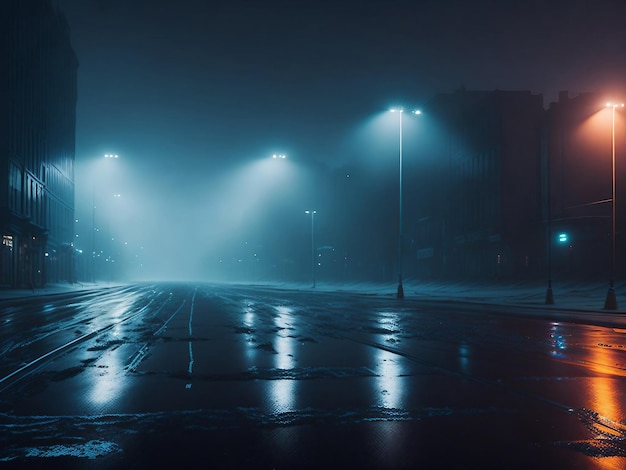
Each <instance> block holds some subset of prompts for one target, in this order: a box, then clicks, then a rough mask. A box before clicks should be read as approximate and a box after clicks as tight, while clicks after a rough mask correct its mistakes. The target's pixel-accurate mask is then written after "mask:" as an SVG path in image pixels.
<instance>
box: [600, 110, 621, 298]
mask: <svg viewBox="0 0 626 470" xmlns="http://www.w3.org/2000/svg"><path fill="white" fill-rule="evenodd" d="M606 106H607V108H611V169H612V173H611V277H610V279H609V291H608V292H607V294H606V300H605V301H604V308H605V309H606V310H617V298H616V297H615V202H616V201H615V108H623V107H624V103H620V104H615V103H607V104H606Z"/></svg>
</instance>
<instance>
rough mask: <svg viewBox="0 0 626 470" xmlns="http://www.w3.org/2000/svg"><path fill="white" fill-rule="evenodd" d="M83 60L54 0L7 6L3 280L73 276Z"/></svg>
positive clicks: (2, 60)
mask: <svg viewBox="0 0 626 470" xmlns="http://www.w3.org/2000/svg"><path fill="white" fill-rule="evenodd" d="M77 68H78V61H77V59H76V56H75V54H74V51H73V50H72V47H71V44H70V34H69V28H68V25H67V23H66V20H65V18H64V16H63V15H62V13H61V12H60V11H59V10H58V9H57V8H55V7H54V6H53V5H52V4H51V2H50V0H4V1H3V2H2V3H1V5H0V70H1V71H2V72H1V73H0V234H1V236H2V245H1V246H0V248H1V249H0V285H5V286H11V287H33V288H34V287H39V286H43V285H45V284H46V283H47V282H58V281H73V280H74V279H73V277H74V273H73V252H74V249H73V237H74V228H73V226H74V152H75V128H76V90H77V87H76V78H77Z"/></svg>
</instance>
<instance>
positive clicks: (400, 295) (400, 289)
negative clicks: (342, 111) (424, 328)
mask: <svg viewBox="0 0 626 470" xmlns="http://www.w3.org/2000/svg"><path fill="white" fill-rule="evenodd" d="M390 111H391V112H392V113H396V112H397V113H398V115H399V116H400V119H399V128H400V132H399V135H400V142H399V143H400V152H399V153H400V165H399V166H400V171H399V188H398V190H399V198H398V201H399V214H398V219H399V221H398V290H397V293H396V297H397V298H398V299H404V286H403V285H402V245H403V244H404V243H403V242H404V240H403V237H404V234H403V232H402V114H403V113H404V109H402V108H392V109H390ZM413 114H421V111H419V110H415V111H413Z"/></svg>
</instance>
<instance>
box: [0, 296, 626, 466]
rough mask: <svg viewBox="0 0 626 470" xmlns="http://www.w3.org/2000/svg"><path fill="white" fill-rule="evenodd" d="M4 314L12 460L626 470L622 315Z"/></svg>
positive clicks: (195, 306)
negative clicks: (570, 318)
mask: <svg viewBox="0 0 626 470" xmlns="http://www.w3.org/2000/svg"><path fill="white" fill-rule="evenodd" d="M0 308H1V312H2V313H1V314H0V321H1V324H2V337H1V340H0V354H1V355H0V430H1V432H0V444H1V445H0V464H1V465H2V466H7V467H9V468H11V467H15V468H51V467H64V468H120V467H124V468H144V467H149V466H154V465H164V464H167V465H170V464H171V465H182V464H185V465H187V464H188V465H191V464H193V465H199V464H202V465H203V466H213V467H215V468H221V467H222V468H233V467H235V468H241V467H245V468H294V467H296V468H301V467H316V468H319V467H377V468H398V467H405V468H415V467H420V468H572V467H576V468H616V469H617V468H625V467H626V441H625V438H626V416H625V412H626V383H625V373H626V356H625V354H626V329H625V328H623V326H622V325H621V323H622V322H623V319H622V318H621V317H619V316H616V317H615V318H614V322H613V323H614V325H611V324H609V323H610V322H609V321H607V320H606V318H604V319H603V320H602V322H599V323H601V325H602V326H600V325H598V324H595V323H596V322H595V321H594V317H593V315H591V314H590V315H588V317H586V318H584V319H581V317H580V316H579V315H578V316H576V319H575V321H576V322H573V321H571V322H570V321H567V318H568V316H567V312H564V313H563V314H560V315H555V313H554V312H550V313H549V312H542V311H541V310H540V309H534V310H533V311H532V312H531V311H528V312H525V313H524V312H522V313H523V314H521V315H520V312H519V311H516V312H507V311H505V310H502V309H501V308H500V309H498V308H490V309H486V308H482V307H480V306H477V305H463V304H460V303H445V302H424V301H416V300H411V299H404V300H402V301H398V300H397V299H395V298H393V297H392V296H384V295H377V296H375V295H372V296H367V295H357V294H348V293H341V292H335V293H329V292H314V291H287V290H277V289H270V288H262V287H244V286H239V287H233V286H230V287H225V286H213V285H204V284H198V285H188V284H149V285H148V284H143V285H136V286H126V287H115V288H108V289H102V290H98V291H93V292H90V293H74V294H68V295H63V296H48V297H45V298H44V297H42V298H33V299H30V300H29V301H28V302H26V301H24V302H20V301H11V302H3V303H1V304H0ZM514 313H515V314H514ZM557 320H558V321H557Z"/></svg>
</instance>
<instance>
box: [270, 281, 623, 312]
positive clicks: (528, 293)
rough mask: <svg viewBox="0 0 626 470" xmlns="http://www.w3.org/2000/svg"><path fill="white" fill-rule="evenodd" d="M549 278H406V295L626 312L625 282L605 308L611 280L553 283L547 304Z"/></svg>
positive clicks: (370, 287) (369, 286)
mask: <svg viewBox="0 0 626 470" xmlns="http://www.w3.org/2000/svg"><path fill="white" fill-rule="evenodd" d="M275 287H284V288H288V289H299V290H304V289H309V290H312V286H311V284H289V283H278V284H276V285H275ZM397 287H398V284H397V283H345V284H340V283H337V284H333V283H325V282H323V281H322V282H317V283H316V286H315V289H317V290H323V291H329V292H332V291H336V292H342V291H343V292H356V293H362V294H370V295H381V296H383V295H384V296H391V297H395V296H396V292H397ZM547 287H548V283H547V281H546V282H537V281H533V282H491V283H473V282H457V283H444V282H421V281H415V280H406V281H404V282H403V288H404V297H405V298H406V299H411V298H413V299H423V300H450V301H459V302H473V303H485V304H493V305H511V306H519V307H538V308H545V309H554V310H579V311H585V312H601V313H619V314H625V313H626V283H625V282H620V283H616V284H615V294H616V297H617V307H618V308H617V310H605V309H604V301H605V299H606V294H607V292H608V281H607V282H605V283H599V282H596V283H592V282H588V283H586V282H580V281H570V282H566V281H562V282H553V283H552V295H553V298H554V304H553V305H546V303H545V300H546V292H547Z"/></svg>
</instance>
